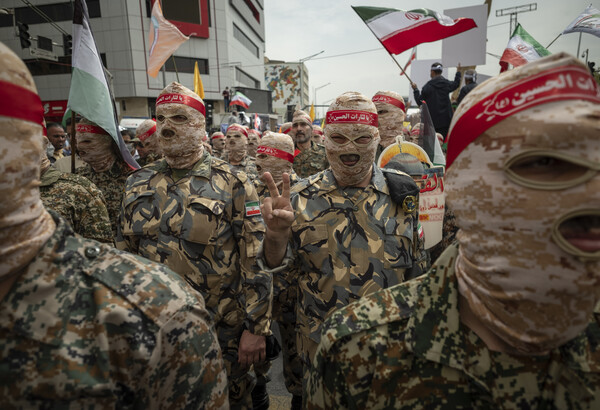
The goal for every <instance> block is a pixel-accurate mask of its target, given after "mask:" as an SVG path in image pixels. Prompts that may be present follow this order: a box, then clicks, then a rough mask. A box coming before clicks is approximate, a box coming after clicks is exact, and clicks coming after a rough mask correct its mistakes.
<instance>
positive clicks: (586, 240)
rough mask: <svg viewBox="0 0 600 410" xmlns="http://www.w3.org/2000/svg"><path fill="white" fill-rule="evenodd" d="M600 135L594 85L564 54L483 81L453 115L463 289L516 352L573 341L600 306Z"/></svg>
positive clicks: (451, 194)
mask: <svg viewBox="0 0 600 410" xmlns="http://www.w3.org/2000/svg"><path fill="white" fill-rule="evenodd" d="M565 112H567V113H569V114H568V115H565ZM599 135H600V94H599V91H598V85H597V83H596V82H595V81H594V79H593V78H592V76H591V75H590V72H589V70H588V68H587V67H586V66H585V65H583V64H582V63H581V62H580V61H579V60H577V59H576V58H573V57H571V56H569V55H567V54H564V53H559V54H554V55H552V56H548V57H545V58H543V59H540V60H537V61H534V62H531V63H529V64H526V65H524V66H521V67H518V68H515V69H514V70H511V71H509V72H507V73H505V74H501V75H500V76H497V77H494V78H492V79H490V80H488V81H486V82H484V83H483V84H481V85H479V86H477V87H476V88H475V89H474V90H473V91H471V92H470V93H469V94H468V95H467V96H466V97H465V99H464V100H463V102H462V103H461V105H460V106H459V107H458V109H457V111H456V113H455V114H454V118H453V120H452V124H451V127H450V133H449V142H448V156H447V164H448V165H447V166H448V171H447V174H446V177H445V183H446V192H447V201H448V204H449V205H450V206H451V208H452V210H453V211H454V214H455V216H456V223H457V225H458V227H459V228H460V231H459V232H458V235H457V238H458V241H459V243H460V247H459V250H460V251H459V256H458V258H457V263H456V272H457V273H456V274H457V279H458V285H459V291H460V293H461V294H462V295H463V296H464V297H465V298H466V300H467V302H468V304H469V306H470V308H471V309H472V310H473V311H474V312H475V314H476V315H477V316H478V317H479V318H480V319H481V320H482V321H483V323H484V324H485V325H486V327H487V328H488V329H489V330H490V331H492V332H493V333H494V334H495V335H497V336H498V337H500V338H501V339H502V340H504V341H505V342H506V343H507V344H508V345H510V346H512V347H513V348H514V350H515V352H517V353H521V354H542V353H545V352H547V351H548V350H550V349H553V348H556V347H558V346H561V345H563V344H564V343H566V342H567V341H569V340H571V339H573V338H574V337H575V336H576V335H578V334H579V333H581V332H582V331H583V330H584V329H585V328H586V326H587V324H588V321H589V320H590V318H591V315H592V312H593V309H594V306H595V305H596V303H597V302H598V299H599V289H600V235H599V234H598V228H599V226H600V173H599V172H598V171H600V139H599V138H598V136H599Z"/></svg>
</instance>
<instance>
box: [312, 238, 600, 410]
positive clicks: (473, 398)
mask: <svg viewBox="0 0 600 410" xmlns="http://www.w3.org/2000/svg"><path fill="white" fill-rule="evenodd" d="M457 254H458V245H457V244H453V245H451V246H450V247H449V248H448V249H447V250H446V251H445V252H444V253H443V254H442V256H441V257H440V258H439V259H438V260H437V261H436V263H435V264H434V265H433V267H432V269H431V270H430V271H429V272H428V273H427V274H426V275H424V276H421V277H420V278H417V279H415V280H411V281H409V282H406V283H404V284H401V285H398V286H395V287H393V288H390V289H386V290H382V291H380V292H377V293H374V294H372V295H370V296H368V297H365V298H362V299H361V300H360V301H359V302H357V303H354V304H352V305H350V306H347V307H346V308H344V309H341V310H339V311H337V312H335V313H334V314H333V315H332V316H331V317H330V318H329V319H328V320H327V323H326V324H325V325H324V327H323V336H322V338H321V345H320V346H319V348H318V350H317V354H316V357H315V360H314V362H313V367H312V369H311V371H310V378H309V381H308V392H307V393H308V408H309V409H334V408H352V409H383V408H386V409H387V408H393V409H416V408H417V409H421V408H423V409H457V408H467V409H472V408H478V409H598V408H600V326H599V319H600V316H599V315H600V309H598V308H597V309H596V313H595V315H594V317H593V318H591V321H590V323H589V325H588V327H587V329H586V330H585V331H584V332H582V333H581V334H580V335H579V336H578V337H576V338H575V339H573V340H571V341H570V342H568V343H567V344H565V345H563V346H562V347H560V348H558V349H555V350H554V351H552V352H551V353H550V354H548V355H546V356H512V355H508V354H506V353H500V352H494V351H490V350H488V348H487V347H486V345H485V344H484V343H483V341H482V340H481V339H480V338H479V337H478V336H477V335H476V334H475V333H474V332H473V331H471V330H470V329H469V328H467V327H466V326H464V325H462V324H460V321H459V312H458V284H457V281H456V276H455V273H454V265H455V261H456V256H457Z"/></svg>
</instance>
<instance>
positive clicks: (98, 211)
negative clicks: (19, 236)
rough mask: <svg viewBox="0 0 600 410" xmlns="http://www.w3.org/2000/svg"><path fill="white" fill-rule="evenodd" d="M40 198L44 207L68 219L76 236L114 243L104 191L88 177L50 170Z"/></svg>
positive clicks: (54, 169)
mask: <svg viewBox="0 0 600 410" xmlns="http://www.w3.org/2000/svg"><path fill="white" fill-rule="evenodd" d="M40 196H41V199H42V202H43V203H44V206H45V207H46V208H47V209H52V210H53V211H55V212H57V213H59V214H60V216H62V217H63V218H65V219H66V220H67V222H69V224H70V225H71V227H72V228H73V230H74V231H75V233H76V234H79V235H81V236H83V237H84V238H88V239H94V240H97V241H100V242H104V243H110V244H112V243H113V235H112V231H111V229H110V219H108V212H107V210H106V203H105V202H104V197H103V196H102V192H100V190H99V189H98V188H96V186H95V185H94V184H92V183H91V182H90V181H89V180H87V179H86V178H84V177H82V176H80V175H75V174H66V173H63V172H60V171H59V170H57V169H56V168H54V167H50V168H48V170H47V171H46V172H44V174H43V175H42V183H41V185H40Z"/></svg>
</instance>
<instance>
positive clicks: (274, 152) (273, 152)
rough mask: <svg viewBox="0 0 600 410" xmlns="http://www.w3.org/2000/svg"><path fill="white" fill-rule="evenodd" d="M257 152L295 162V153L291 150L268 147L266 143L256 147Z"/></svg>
mask: <svg viewBox="0 0 600 410" xmlns="http://www.w3.org/2000/svg"><path fill="white" fill-rule="evenodd" d="M256 154H257V155H258V154H265V155H270V156H272V157H276V158H281V159H285V160H286V161H289V162H291V163H292V164H293V163H294V155H293V154H290V153H289V152H286V151H283V150H281V149H277V148H273V147H267V146H266V145H259V146H258V148H257V149H256Z"/></svg>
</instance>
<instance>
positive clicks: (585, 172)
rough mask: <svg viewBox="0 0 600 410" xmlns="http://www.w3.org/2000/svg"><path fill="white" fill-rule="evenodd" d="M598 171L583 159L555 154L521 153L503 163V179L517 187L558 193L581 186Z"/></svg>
mask: <svg viewBox="0 0 600 410" xmlns="http://www.w3.org/2000/svg"><path fill="white" fill-rule="evenodd" d="M599 168H600V164H594V163H592V162H591V161H587V160H585V159H582V158H577V157H572V156H570V155H566V154H563V153H560V152H556V151H546V150H534V151H525V152H521V153H519V154H517V155H515V156H513V157H511V158H509V159H508V160H507V161H506V163H505V164H504V173H505V174H506V177H507V178H508V179H509V180H511V181H512V182H514V183H515V184H517V185H521V186H524V187H526V188H532V189H541V190H559V189H566V188H570V187H573V186H576V185H579V184H582V183H584V182H586V181H588V180H590V179H591V178H593V177H594V176H595V175H596V174H597V172H598V169H599Z"/></svg>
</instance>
